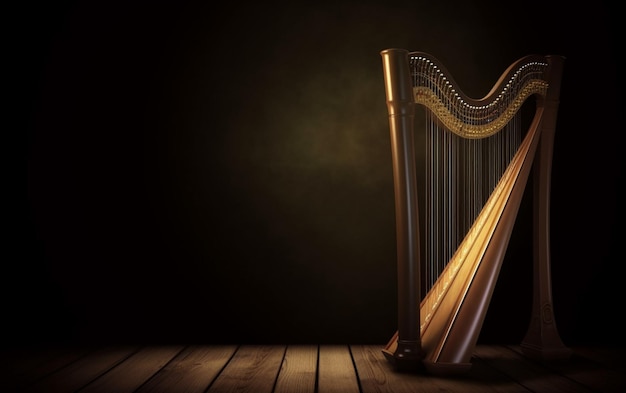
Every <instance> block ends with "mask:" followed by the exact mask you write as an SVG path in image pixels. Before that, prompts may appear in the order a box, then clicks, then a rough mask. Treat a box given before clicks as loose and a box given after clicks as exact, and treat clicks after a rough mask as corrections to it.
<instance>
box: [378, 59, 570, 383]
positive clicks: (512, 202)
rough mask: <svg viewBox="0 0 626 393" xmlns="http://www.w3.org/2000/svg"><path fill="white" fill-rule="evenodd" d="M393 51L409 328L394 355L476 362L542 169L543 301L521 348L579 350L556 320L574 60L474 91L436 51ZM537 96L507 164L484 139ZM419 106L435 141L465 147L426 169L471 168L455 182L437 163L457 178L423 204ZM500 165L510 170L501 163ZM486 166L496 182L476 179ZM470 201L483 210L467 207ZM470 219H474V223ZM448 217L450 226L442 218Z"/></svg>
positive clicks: (456, 365) (434, 369) (404, 361)
mask: <svg viewBox="0 0 626 393" xmlns="http://www.w3.org/2000/svg"><path fill="white" fill-rule="evenodd" d="M381 55H382V58H383V70H384V78H385V92H386V97H387V106H388V111H389V126H390V137H391V146H392V160H393V171H394V194H395V206H396V238H397V264H398V266H397V267H398V330H397V332H396V333H395V334H394V335H393V337H392V338H391V339H390V340H389V342H388V343H387V345H386V346H385V347H384V348H383V353H384V354H385V355H386V357H387V358H388V359H389V360H391V361H392V362H393V363H394V364H395V365H397V366H398V368H402V369H404V368H425V369H426V370H427V371H428V372H431V373H434V374H458V373H463V372H465V371H467V370H469V369H470V368H471V357H472V353H473V349H474V346H475V345H476V341H477V339H478V336H479V333H480V330H481V327H482V324H483V321H484V318H485V315H486V313H487V309H488V306H489V302H490V300H491V296H492V293H493V290H494V288H495V285H496V282H497V278H498V274H499V272H500V268H501V265H502V262H503V260H504V256H505V253H506V249H507V245H508V242H509V239H510V236H511V233H512V230H513V226H514V223H515V218H516V216H517V212H518V210H519V206H520V204H521V200H522V197H523V195H524V190H525V189H526V185H527V183H528V179H529V178H531V177H530V173H531V170H532V171H534V173H533V176H532V179H533V181H534V184H533V185H532V186H533V216H534V217H533V259H534V263H533V300H532V302H533V303H532V315H531V321H530V325H529V329H528V332H527V334H526V337H525V338H524V340H523V341H522V344H521V346H522V349H524V351H525V352H526V353H527V354H529V355H531V356H534V357H538V358H542V359H554V358H565V357H567V356H569V354H570V350H569V349H568V348H567V347H565V346H564V345H563V343H562V341H561V339H560V337H559V334H558V331H557V328H556V323H555V321H554V315H553V310H552V294H551V287H550V251H549V199H550V174H551V162H552V147H553V141H554V131H555V125H556V115H557V110H558V102H559V92H560V80H561V72H562V68H563V60H564V59H563V58H562V57H560V56H535V55H533V56H527V57H524V58H522V59H520V60H518V61H517V62H515V63H513V64H512V65H511V66H510V67H509V68H508V69H507V70H505V72H504V73H503V74H502V76H501V77H500V79H499V80H498V81H497V83H496V84H495V85H494V87H493V89H492V90H491V91H490V93H489V94H488V95H487V96H485V97H484V98H482V99H472V98H470V97H468V96H466V95H465V94H463V93H462V92H461V90H460V88H459V87H458V85H457V84H456V82H455V81H454V79H453V78H452V77H451V75H450V74H449V72H448V71H447V70H446V69H445V67H444V66H443V65H442V64H441V63H440V62H439V61H438V60H437V59H435V58H434V57H432V56H430V55H428V54H426V53H421V52H411V53H410V52H408V51H406V50H403V49H388V50H385V51H383V52H381ZM531 97H532V98H533V99H534V101H535V103H536V105H535V107H534V110H533V112H534V115H533V116H532V120H531V121H530V125H529V126H528V127H526V126H524V130H522V133H519V134H518V136H517V138H518V140H519V142H518V143H516V144H515V146H514V147H511V145H510V143H509V142H506V147H505V148H506V149H507V150H508V153H507V157H506V158H505V159H504V161H505V164H502V165H501V164H494V163H493V162H491V161H489V159H486V158H485V157H486V154H485V153H483V151H482V149H483V148H482V147H481V146H482V145H480V143H482V144H485V143H492V142H491V141H492V140H504V139H497V138H499V137H500V134H504V133H505V131H506V130H509V128H511V129H512V128H519V127H520V123H519V120H518V119H519V114H520V111H521V108H522V107H523V106H524V105H525V103H526V102H527V101H530V98H531ZM417 105H421V106H422V107H424V110H425V112H426V113H427V116H426V118H427V121H429V122H430V123H429V124H431V125H433V127H435V128H437V131H436V133H433V134H432V135H439V136H436V137H435V138H441V141H443V144H444V145H445V144H446V143H449V144H455V146H457V144H459V146H461V145H462V146H465V147H463V148H455V149H456V150H454V149H453V150H452V153H446V154H447V155H446V157H447V158H446V159H445V160H440V161H439V162H438V163H436V164H426V165H427V166H428V165H431V166H433V165H443V166H447V167H453V168H455V170H456V169H457V168H460V170H461V171H462V172H463V174H465V175H467V176H463V174H462V175H460V176H457V177H455V178H454V179H449V178H450V177H452V176H451V173H453V172H452V171H448V172H446V171H444V172H439V171H438V169H435V170H431V174H430V176H431V177H435V178H436V179H435V180H429V181H430V182H431V184H434V183H433V182H439V181H442V180H443V182H446V185H444V186H434V187H433V186H430V188H432V189H435V190H436V191H435V192H431V193H430V194H429V195H427V196H426V197H425V199H426V200H427V201H426V203H425V204H422V205H420V203H418V202H423V201H420V200H419V199H420V197H418V191H419V190H418V189H419V187H418V180H417V177H418V176H417V174H416V137H415V135H414V133H415V129H414V117H415V110H416V106H417ZM513 126H515V127H513ZM427 127H428V126H427ZM507 132H508V131H507ZM516 132H517V131H516ZM448 138H451V139H448ZM490 146H491V145H490ZM493 146H495V147H490V148H489V149H490V151H495V152H496V153H497V149H498V148H499V147H498V145H497V144H494V145H493ZM434 151H436V154H435V155H437V156H438V155H439V154H440V153H438V152H439V150H434ZM476 152H478V153H476ZM454 154H458V155H462V156H464V158H465V162H466V163H465V164H462V163H460V161H457V158H455V157H453V155H454ZM459 160H460V159H459ZM496 166H501V169H498V170H494V169H493V168H495V167H496ZM474 167H478V168H479V169H476V168H474ZM492 167H493V168H492ZM483 172H484V174H488V176H489V177H490V178H491V180H490V183H491V184H489V185H487V186H481V187H476V186H474V185H473V184H472V183H473V181H475V179H476V176H477V175H476V174H478V176H481V175H483ZM469 173H471V175H468V174H469ZM433 174H435V175H434V176H433ZM455 176H456V175H455ZM453 183H460V184H458V185H455V184H453ZM447 193H451V194H452V193H454V194H455V195H457V197H455V198H456V199H452V200H448V199H446V198H447V195H442V194H447ZM466 194H467V195H466ZM420 195H422V194H420ZM468 195H469V196H468ZM466 199H467V200H468V201H469V204H473V207H470V208H463V209H461V208H459V207H457V206H458V205H460V204H461V203H462V202H466V201H465V200H466ZM474 199H476V200H474ZM444 200H445V201H446V202H441V201H444ZM477 203H479V206H478V207H476V204H477ZM441 204H445V205H446V206H444V207H441V206H439V205H441ZM448 205H449V206H448ZM420 206H422V207H423V210H429V209H432V210H437V211H440V212H443V213H441V214H440V215H431V213H430V212H429V211H420ZM421 215H428V219H427V220H426V221H427V223H426V224H424V222H425V220H424V219H423V217H421V218H422V221H420V216H421ZM460 215H463V216H464V217H466V218H463V219H462V221H463V223H462V224H460V222H461V221H460V219H459V218H458V216H460ZM442 219H445V220H449V221H450V222H447V223H446V222H444V223H443V225H440V223H441V221H445V220H442ZM421 225H422V226H423V227H421ZM457 227H461V229H460V230H459V228H457ZM461 231H462V233H459V232H461ZM422 232H424V233H422ZM430 232H433V233H436V235H433V234H431V233H430ZM450 234H452V235H450ZM429 235H432V237H434V238H435V239H434V240H433V239H432V237H429ZM421 242H423V243H424V244H420V243H421ZM441 242H450V243H453V244H451V245H450V246H448V245H444V247H445V250H446V251H441V250H443V249H444V248H442V246H441V245H440V244H438V243H441ZM421 246H423V247H421ZM424 249H426V251H424ZM424 259H425V260H424ZM441 259H443V260H444V261H443V263H441ZM433 261H434V262H435V263H437V264H438V266H439V271H437V273H436V274H437V277H436V279H434V280H433V282H432V283H430V284H427V286H428V288H422V287H421V286H422V285H424V284H423V283H424V282H425V281H426V280H425V279H424V277H423V275H424V274H425V273H424V271H425V269H424V265H425V264H429V263H430V264H433ZM429 274H431V273H429ZM422 293H424V294H422Z"/></svg>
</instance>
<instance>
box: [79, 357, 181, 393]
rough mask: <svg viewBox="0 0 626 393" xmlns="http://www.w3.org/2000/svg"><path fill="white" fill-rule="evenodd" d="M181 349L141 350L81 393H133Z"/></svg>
mask: <svg viewBox="0 0 626 393" xmlns="http://www.w3.org/2000/svg"><path fill="white" fill-rule="evenodd" d="M182 349H183V347H182V346H155V347H147V348H143V349H141V350H140V351H138V352H136V353H134V354H133V355H132V356H130V357H129V358H127V359H126V360H124V361H123V362H121V363H120V364H118V365H117V366H116V367H115V368H113V369H112V370H111V371H109V372H107V373H106V374H104V375H103V376H101V377H100V378H98V379H96V380H95V381H93V382H92V383H90V384H89V385H87V386H86V387H85V388H84V389H82V390H81V393H100V392H102V393H110V392H115V393H126V392H134V391H135V390H136V389H137V388H138V387H139V386H141V385H142V384H143V383H145V382H146V381H147V380H148V379H149V378H150V377H152V376H153V375H154V374H155V373H156V372H157V371H159V370H160V369H161V368H162V367H163V366H165V365H166V364H167V363H168V362H169V361H170V360H172V358H173V357H174V356H176V355H177V354H178V353H180V351H181V350H182Z"/></svg>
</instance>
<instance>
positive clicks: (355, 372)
mask: <svg viewBox="0 0 626 393" xmlns="http://www.w3.org/2000/svg"><path fill="white" fill-rule="evenodd" d="M572 349H573V350H574V354H573V356H572V358H571V359H570V360H568V361H565V362H559V363H554V364H543V363H538V362H534V361H531V360H529V359H527V358H525V357H524V356H523V355H522V354H521V352H520V350H519V348H518V347H516V346H486V345H479V346H478V347H477V348H476V350H475V352H474V358H473V359H472V363H473V366H472V369H471V370H470V372H469V373H468V374H466V375H464V376H462V377H455V378H443V377H435V376H432V375H424V374H416V373H408V374H407V373H398V372H396V371H395V370H394V369H393V368H392V367H391V365H390V364H389V362H388V361H387V360H386V359H385V358H384V356H383V354H382V352H381V346H372V345H319V346H318V345H311V346H276V345H271V346H255V345H243V346H187V347H185V346H150V347H104V348H94V349H89V350H87V349H75V348H74V349H69V348H65V349H59V348H57V349H46V350H28V351H27V350H11V351H4V352H3V353H2V358H1V361H2V365H1V366H2V376H1V377H2V378H1V379H0V392H46V393H54V392H81V393H83V392H106V393H124V392H198V393H200V392H209V393H211V392H219V393H222V392H251V393H263V392H268V393H270V392H274V393H278V392H286V393H296V392H311V393H315V392H317V393H327V392H337V393H352V392H354V393H361V392H362V393H366V392H463V393H467V392H481V393H484V392H541V393H545V392H566V393H575V392H615V393H618V392H619V393H623V392H626V382H625V381H626V367H625V365H626V363H625V361H624V358H623V357H622V354H623V351H621V350H617V349H597V348H595V349H594V348H572Z"/></svg>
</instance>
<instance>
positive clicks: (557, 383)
mask: <svg viewBox="0 0 626 393" xmlns="http://www.w3.org/2000/svg"><path fill="white" fill-rule="evenodd" d="M474 353H475V355H476V356H477V357H479V358H480V359H482V360H483V361H485V362H486V363H487V364H489V365H491V366H493V367H495V368H497V369H499V370H501V371H502V372H503V373H505V374H507V375H508V376H510V377H511V378H512V379H514V380H515V381H517V382H518V383H519V384H520V385H523V386H525V387H526V388H527V389H528V390H530V391H532V392H566V393H577V392H580V393H587V392H592V391H594V390H593V389H590V388H588V387H586V386H583V385H581V384H579V383H577V382H576V381H573V380H571V379H569V378H567V377H565V376H563V375H559V374H557V373H555V372H554V370H551V369H550V368H548V367H546V366H545V365H542V364H540V363H537V362H533V361H531V360H529V359H528V358H526V357H524V356H522V355H521V354H520V353H517V352H516V351H513V350H512V349H511V348H508V347H501V346H483V345H479V346H477V347H476V349H475V351H474Z"/></svg>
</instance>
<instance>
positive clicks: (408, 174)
mask: <svg viewBox="0 0 626 393" xmlns="http://www.w3.org/2000/svg"><path fill="white" fill-rule="evenodd" d="M381 56H382V60H383V71H384V79H385V93H386V97H387V108H388V111H389V127H390V133H391V153H392V163H393V178H394V191H395V192H394V195H395V211H396V242H397V269H398V272H397V273H398V338H397V344H398V345H397V348H396V350H395V352H394V353H393V354H391V353H390V354H386V355H387V356H391V357H393V360H394V361H395V364H396V366H397V367H399V368H413V367H419V366H420V365H421V364H422V363H421V361H422V358H423V352H422V346H421V339H420V300H421V299H420V284H419V283H420V265H419V255H420V248H419V221H418V204H417V180H416V175H415V146H414V143H415V142H414V129H413V122H414V113H415V100H414V97H413V87H412V83H411V80H410V72H409V52H408V51H407V50H404V49H387V50H384V51H382V52H381Z"/></svg>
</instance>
